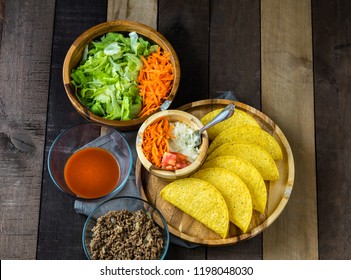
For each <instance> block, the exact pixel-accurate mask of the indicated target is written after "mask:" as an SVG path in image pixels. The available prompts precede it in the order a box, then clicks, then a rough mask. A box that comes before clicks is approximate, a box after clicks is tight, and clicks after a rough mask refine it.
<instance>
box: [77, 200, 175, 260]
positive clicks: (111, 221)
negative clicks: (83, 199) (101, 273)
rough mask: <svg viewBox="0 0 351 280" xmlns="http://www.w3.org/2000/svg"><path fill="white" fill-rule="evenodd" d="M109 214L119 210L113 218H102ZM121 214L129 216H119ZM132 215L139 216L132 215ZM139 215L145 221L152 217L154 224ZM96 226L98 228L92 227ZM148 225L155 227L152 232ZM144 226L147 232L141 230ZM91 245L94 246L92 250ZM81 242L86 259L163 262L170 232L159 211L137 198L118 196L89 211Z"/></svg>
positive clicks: (143, 229)
mask: <svg viewBox="0 0 351 280" xmlns="http://www.w3.org/2000/svg"><path fill="white" fill-rule="evenodd" d="M110 211H118V213H119V214H116V212H114V213H115V214H114V215H111V216H108V218H106V219H103V220H102V218H101V217H103V216H104V217H106V214H107V215H110V214H108V213H111V212H110ZM122 211H127V213H131V214H129V215H127V214H126V213H124V214H121V213H122ZM139 211H142V212H139ZM135 213H139V214H138V215H137V216H135ZM140 213H142V214H141V215H144V214H145V217H148V219H150V218H151V219H152V220H151V221H153V222H154V223H152V222H151V223H149V222H145V220H141V217H142V216H140ZM135 217H137V218H135ZM145 217H144V218H145ZM99 218H101V219H99ZM98 219H99V220H98ZM130 221H131V222H130ZM97 223H99V226H98V227H95V226H96V225H97ZM136 224H137V225H136ZM151 224H152V225H153V227H154V228H153V229H152V230H150V228H151V226H150V225H151ZM135 225H136V226H135ZM146 225H148V229H145V228H144V226H145V227H146ZM94 227H95V230H96V232H95V234H93V228H94ZM106 229H108V231H106ZM107 232H108V233H107ZM156 232H157V233H156ZM100 233H101V235H100ZM106 234H107V235H108V236H107V237H106ZM102 236H104V238H102ZM93 239H94V241H93V242H92V240H93ZM91 242H92V243H93V244H95V245H94V247H93V249H92V248H91ZM82 243H83V248H84V252H85V254H86V256H87V258H88V259H158V260H162V259H164V258H165V256H166V253H167V250H168V246H169V231H168V226H167V222H166V220H165V219H164V217H163V215H162V214H161V212H160V211H159V210H158V209H156V208H155V207H154V206H153V205H151V204H150V203H149V202H147V201H145V200H143V199H141V198H137V197H131V196H121V197H116V198H112V199H110V200H107V201H105V202H103V203H101V204H100V205H98V206H97V207H96V208H95V210H93V211H92V212H91V214H90V215H89V216H88V218H87V220H86V222H85V224H84V228H83V233H82ZM161 244H162V246H160V245H161ZM93 251H94V252H95V254H93ZM97 256H98V257H97Z"/></svg>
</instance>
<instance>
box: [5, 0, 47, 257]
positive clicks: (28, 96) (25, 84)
mask: <svg viewBox="0 0 351 280" xmlns="http://www.w3.org/2000/svg"><path fill="white" fill-rule="evenodd" d="M53 15H54V2H53V1H39V2H38V1H32V0H29V1H26V2H25V3H24V2H23V1H18V0H17V1H16V0H13V1H12V0H11V1H3V0H1V1H0V85H1V90H0V209H1V211H0V259H35V254H36V245H37V232H38V231H37V230H38V217H39V203H40V187H41V175H42V166H43V165H42V161H43V152H44V149H43V147H44V141H45V124H46V104H47V93H48V89H49V74H50V54H51V42H52V41H51V39H52V29H53Z"/></svg>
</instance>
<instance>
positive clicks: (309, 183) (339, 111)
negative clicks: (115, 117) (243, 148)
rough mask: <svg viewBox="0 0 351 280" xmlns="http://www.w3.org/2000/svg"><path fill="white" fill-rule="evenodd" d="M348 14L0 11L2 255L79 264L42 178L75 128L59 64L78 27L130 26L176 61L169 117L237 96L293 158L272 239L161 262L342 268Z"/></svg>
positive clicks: (331, 8)
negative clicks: (147, 29)
mask: <svg viewBox="0 0 351 280" xmlns="http://www.w3.org/2000/svg"><path fill="white" fill-rule="evenodd" d="M350 14H351V3H350V1H347V0H340V1H329V0H262V1H258V0H245V1H244V0H234V1H233V0H211V1H206V0H193V1H185V0H184V1H183V0H182V1H167V0H159V1H157V0H133V1H123V0H120V1H112V0H111V1H103V0H95V1H94V0H90V1H78V0H57V1H49V0H47V1H35V0H28V1H19V0H11V1H10V0H7V1H6V0H1V1H0V85H1V94H0V159H1V160H0V207H1V212H0V258H1V259H84V258H85V256H84V252H83V249H82V245H81V231H82V226H83V223H84V221H85V216H83V215H79V214H77V213H75V211H74V209H73V202H74V200H73V199H71V198H69V197H67V196H65V195H63V194H62V193H61V192H59V191H58V190H57V189H56V187H54V185H53V183H52V181H51V179H50V177H49V174H48V171H47V168H46V159H47V152H48V148H49V146H50V144H51V143H52V141H53V139H54V138H55V137H56V136H57V135H58V134H59V133H60V132H61V131H63V130H64V129H66V128H68V127H70V126H71V125H73V124H76V123H79V122H82V121H83V119H82V118H81V117H80V116H79V115H78V113H77V112H76V111H75V110H74V108H73V107H72V106H71V104H70V103H69V101H68V99H67V97H66V94H65V92H64V88H63V83H62V75H61V73H62V63H63V59H64V57H65V54H66V52H67V50H68V48H69V46H70V44H71V43H72V42H73V40H74V39H75V38H76V37H77V36H78V35H79V34H81V33H82V32H83V31H84V30H86V29H88V28H89V27H91V26H93V25H95V24H97V23H101V22H104V21H106V20H112V19H131V20H137V21H140V22H143V23H146V24H148V25H150V26H152V27H154V28H156V29H158V30H159V31H160V32H161V33H162V34H163V35H164V36H165V37H166V38H167V39H168V40H169V41H170V42H171V43H172V45H173V46H174V48H175V50H176V52H177V54H178V56H179V59H180V64H181V70H182V76H181V85H180V88H179V93H178V94H177V97H176V100H175V102H174V104H173V107H174V108H176V107H178V106H180V105H183V104H185V103H188V102H191V101H196V100H200V99H206V98H214V97H216V96H218V95H219V94H221V93H223V92H230V93H233V94H234V95H235V96H236V98H237V99H238V100H239V101H241V102H244V103H246V104H249V105H251V106H253V107H255V108H257V109H259V110H261V111H262V112H264V113H265V114H266V115H268V116H269V117H270V118H272V119H273V120H274V121H275V122H276V123H277V124H278V126H279V127H280V128H281V129H282V130H283V132H284V133H285V135H286V137H287V139H288V141H289V143H290V145H291V148H292V151H293V154H294V159H295V174H296V176H295V184H294V188H293V193H292V195H291V198H290V200H289V202H288V205H287V207H286V208H285V210H284V212H283V214H282V215H281V216H280V217H279V218H278V219H277V220H276V221H275V222H274V224H273V225H272V226H271V227H270V228H269V229H268V230H266V231H264V232H263V233H261V234H259V235H258V236H256V237H254V238H252V239H250V240H247V241H244V242H241V243H239V244H237V245H233V246H226V247H206V246H200V247H197V248H195V249H186V248H183V247H180V246H177V245H171V246H170V249H169V252H168V254H167V259H349V258H350V257H351V243H350V242H349V240H350V239H351V226H350V225H351V215H350V213H351V203H350V202H351V191H350V190H351V176H350V170H351V133H350V127H351V113H350V112H351V110H350V108H351V93H350V92H351V79H350V76H351V47H350V46H351V35H350V34H351V20H350Z"/></svg>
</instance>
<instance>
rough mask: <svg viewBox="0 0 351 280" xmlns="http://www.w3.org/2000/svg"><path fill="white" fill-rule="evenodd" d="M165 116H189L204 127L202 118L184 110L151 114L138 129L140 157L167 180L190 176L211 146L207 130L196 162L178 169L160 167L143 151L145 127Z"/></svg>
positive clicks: (152, 172) (196, 123)
mask: <svg viewBox="0 0 351 280" xmlns="http://www.w3.org/2000/svg"><path fill="white" fill-rule="evenodd" d="M163 116H165V117H172V116H182V117H185V118H188V119H189V122H192V123H193V124H194V125H195V126H196V127H197V128H198V129H200V128H201V127H203V124H202V123H201V121H200V119H198V118H197V117H196V116H194V115H192V114H190V113H188V112H185V111H182V110H178V109H174V110H165V111H161V112H157V113H155V114H153V115H152V116H149V118H148V119H147V120H146V121H145V122H143V123H142V125H141V126H140V128H139V130H138V133H137V136H136V143H135V145H136V151H137V155H138V158H139V160H140V162H141V163H142V165H143V166H144V167H145V169H146V170H148V171H149V172H150V173H151V174H153V175H155V176H157V177H160V178H163V179H165V180H176V179H180V178H184V177H188V176H190V174H191V173H194V172H196V170H198V169H199V168H200V167H201V165H202V163H203V161H204V160H205V159H206V154H207V149H208V146H209V138H208V134H207V131H204V132H203V133H202V144H201V149H200V153H199V155H198V157H197V158H196V159H195V161H194V162H192V163H191V164H190V165H188V166H187V167H184V168H182V169H178V170H164V169H161V168H158V167H156V166H155V165H153V164H152V163H151V162H150V161H149V160H148V159H147V158H146V157H145V155H144V153H143V151H142V140H143V133H144V131H145V129H146V128H147V127H148V126H149V125H150V124H152V123H153V122H154V121H156V120H157V119H158V118H160V117H163Z"/></svg>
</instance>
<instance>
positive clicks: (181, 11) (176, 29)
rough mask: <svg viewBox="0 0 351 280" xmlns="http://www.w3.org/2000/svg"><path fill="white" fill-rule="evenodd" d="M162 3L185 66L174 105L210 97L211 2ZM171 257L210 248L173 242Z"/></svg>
mask: <svg viewBox="0 0 351 280" xmlns="http://www.w3.org/2000/svg"><path fill="white" fill-rule="evenodd" d="M158 5H159V6H158V30H159V31H160V32H161V33H162V34H163V35H164V36H165V37H166V38H167V39H168V41H169V42H170V43H171V44H172V46H173V47H174V49H175V51H176V53H177V55H178V58H179V62H180V68H181V81H180V86H179V89H178V93H177V95H176V98H175V100H174V101H173V103H172V106H171V107H172V108H177V107H179V106H181V105H184V104H186V103H189V102H192V101H196V100H201V99H206V98H208V56H209V33H208V32H209V2H208V1H201V0H196V1H186V0H181V1H167V0H159V3H158ZM167 258H168V259H185V258H192V259H204V258H206V247H198V248H197V249H196V250H192V249H186V248H183V247H180V246H176V245H173V244H171V246H170V250H169V252H168V254H167Z"/></svg>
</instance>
